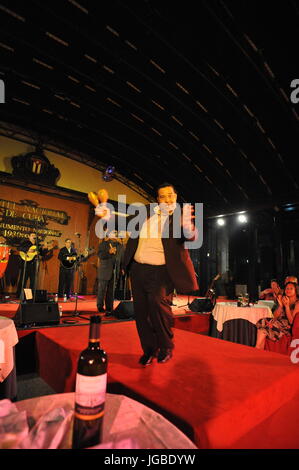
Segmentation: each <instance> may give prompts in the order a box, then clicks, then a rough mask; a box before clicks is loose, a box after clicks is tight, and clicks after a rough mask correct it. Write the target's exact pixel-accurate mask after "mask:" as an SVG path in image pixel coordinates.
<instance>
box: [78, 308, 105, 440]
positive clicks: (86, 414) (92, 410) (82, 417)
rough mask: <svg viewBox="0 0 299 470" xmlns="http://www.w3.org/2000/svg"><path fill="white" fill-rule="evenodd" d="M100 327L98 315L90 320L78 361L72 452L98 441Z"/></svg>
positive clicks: (101, 415)
mask: <svg viewBox="0 0 299 470" xmlns="http://www.w3.org/2000/svg"><path fill="white" fill-rule="evenodd" d="M100 323H101V316H100V315H92V316H91V318H90V329H89V344H88V348H87V349H85V350H84V351H82V352H81V354H80V357H79V360H78V368H77V376H76V393H75V412H74V428H73V445H72V447H73V449H82V448H85V447H91V446H95V445H97V444H100V443H101V441H102V427H103V418H104V405H105V395H106V385H107V360H108V359H107V355H106V353H105V351H103V350H102V349H100V335H99V332H100V331H99V330H100Z"/></svg>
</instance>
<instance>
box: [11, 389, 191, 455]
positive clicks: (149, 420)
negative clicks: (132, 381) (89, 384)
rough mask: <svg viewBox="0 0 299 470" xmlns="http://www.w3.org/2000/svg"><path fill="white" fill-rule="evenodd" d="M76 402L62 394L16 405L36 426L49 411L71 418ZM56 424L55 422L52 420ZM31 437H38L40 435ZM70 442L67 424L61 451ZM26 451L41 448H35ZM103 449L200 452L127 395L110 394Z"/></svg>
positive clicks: (154, 414) (69, 429)
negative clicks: (191, 450)
mask: <svg viewBox="0 0 299 470" xmlns="http://www.w3.org/2000/svg"><path fill="white" fill-rule="evenodd" d="M74 400H75V394H74V393H62V394H56V395H47V396H42V397H38V398H32V399H29V400H23V401H19V402H16V403H14V405H16V407H17V409H18V411H19V412H24V411H25V412H26V413H27V418H30V419H31V421H32V419H33V420H34V421H35V422H36V421H37V420H39V419H40V418H41V417H42V416H44V415H45V414H46V413H48V412H49V411H50V410H55V409H57V410H59V409H60V410H61V409H62V408H63V410H65V412H66V413H71V414H72V412H73V409H74ZM52 416H53V415H52ZM71 418H72V416H71ZM53 422H54V420H52V423H53ZM57 426H58V424H57ZM40 428H41V426H40ZM49 431H51V430H49ZM55 433H56V436H57V434H59V435H60V434H62V433H61V429H60V430H58V429H57V431H55ZM32 434H33V436H36V435H37V434H38V433H36V432H35V433H32ZM52 434H53V429H52ZM35 439H37V438H35ZM71 441H72V422H71V423H69V422H68V426H67V427H66V432H65V435H64V436H63V438H62V439H61V443H60V444H59V446H58V448H63V449H69V448H71ZM27 442H28V441H27ZM30 442H31V441H30ZM36 442H38V443H39V444H41V443H42V436H41V435H40V439H39V441H37V440H36ZM31 444H33V442H31ZM26 448H38V447H34V446H32V447H26ZM42 448H45V447H42ZM46 448H47V447H46ZM102 448H105V449H110V448H111V449H122V448H123V449H125V448H126V449H197V447H196V446H195V444H194V443H193V442H192V441H190V440H189V439H188V437H187V436H185V434H183V433H182V432H181V431H180V430H179V429H178V428H176V427H175V426H174V425H173V424H172V423H170V422H169V421H168V420H167V419H165V418H164V417H163V416H162V415H160V414H159V413H156V412H155V411H153V410H152V409H150V408H148V407H147V406H145V405H143V404H142V403H139V402H138V401H136V400H132V399H130V398H128V397H126V396H124V395H114V394H110V393H107V394H106V403H105V415H104V426H103V444H102Z"/></svg>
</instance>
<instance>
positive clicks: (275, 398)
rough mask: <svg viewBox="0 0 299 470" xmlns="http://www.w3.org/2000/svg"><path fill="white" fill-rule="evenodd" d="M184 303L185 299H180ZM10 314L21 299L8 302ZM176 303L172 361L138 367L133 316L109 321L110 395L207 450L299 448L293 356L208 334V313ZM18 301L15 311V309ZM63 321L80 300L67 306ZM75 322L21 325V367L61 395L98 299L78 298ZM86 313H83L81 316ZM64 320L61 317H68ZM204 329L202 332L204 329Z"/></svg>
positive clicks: (70, 386) (298, 381) (105, 334)
mask: <svg viewBox="0 0 299 470" xmlns="http://www.w3.org/2000/svg"><path fill="white" fill-rule="evenodd" d="M178 300H179V302H178V301H177V299H175V301H174V303H176V304H179V305H180V304H182V305H184V304H185V303H186V300H187V298H184V297H183V296H182V297H180V298H179V299H178ZM3 305H4V307H5V309H6V310H7V313H9V307H10V315H12V313H11V311H12V310H13V309H15V310H16V309H17V304H6V305H5V304H2V305H1V315H3V314H4V312H3V309H2V307H3ZM179 305H176V306H174V307H173V308H174V309H175V311H174V317H175V328H174V338H175V350H174V356H173V358H172V359H171V360H170V361H169V362H167V363H166V364H158V363H157V362H156V361H154V362H153V364H152V365H151V366H149V367H146V368H144V367H142V366H140V365H139V364H138V359H139V357H140V355H141V349H140V344H139V339H138V335H137V332H136V326H135V322H134V320H117V319H115V318H113V317H109V318H107V319H105V318H104V320H103V325H102V328H101V345H102V347H103V348H104V349H105V350H106V352H107V354H108V358H109V364H108V392H111V393H118V394H125V395H127V396H129V397H131V398H134V399H137V400H138V401H140V402H142V403H144V404H145V405H147V406H150V407H151V408H153V409H154V410H156V411H157V412H159V413H161V414H162V415H163V416H165V417H166V418H167V419H169V420H170V421H171V422H172V423H174V424H175V425H176V426H177V427H179V428H180V429H181V430H182V431H183V432H184V433H185V434H186V435H187V436H188V437H189V438H190V439H192V440H193V442H194V443H195V444H196V446H197V447H199V448H201V449H232V448H247V449H258V448H265V449H268V448H272V449H275V448H276V449H277V448H285V449H287V448H288V449H290V448H299V430H298V427H297V425H296V421H295V419H294V417H295V416H296V415H297V414H298V413H299V400H298V398H299V369H298V367H299V366H298V365H295V364H292V363H291V361H290V358H289V357H288V356H284V355H281V354H275V353H271V352H268V351H260V350H256V349H255V348H252V347H248V346H243V345H240V344H235V343H232V342H228V341H224V340H220V339H216V338H211V337H209V336H207V329H208V324H209V315H205V314H197V313H194V312H189V311H188V310H187V309H186V311H185V307H182V308H178V307H179ZM11 306H13V309H12V307H11ZM62 306H63V318H67V317H68V316H70V315H72V313H73V309H74V304H73V302H68V303H66V304H62ZM78 310H79V311H80V316H79V317H78V318H76V320H78V323H77V324H76V325H67V324H60V325H57V326H55V327H50V326H46V327H42V328H32V329H30V328H23V329H20V330H18V335H19V344H18V345H17V347H16V355H17V365H18V364H19V366H20V357H21V362H22V361H23V364H31V365H33V366H34V367H36V370H37V371H38V373H39V375H40V377H41V378H42V379H43V380H44V381H45V382H47V383H48V384H49V385H50V387H52V389H53V390H54V391H55V392H56V393H62V392H71V391H74V388H75V374H76V364H77V360H78V356H79V353H80V352H81V351H82V350H83V349H84V348H85V347H86V346H87V342H88V331H89V326H88V319H89V314H90V313H93V312H96V307H95V298H89V299H87V300H79V301H78ZM82 317H83V318H82ZM63 318H62V319H63ZM198 333H203V334H198Z"/></svg>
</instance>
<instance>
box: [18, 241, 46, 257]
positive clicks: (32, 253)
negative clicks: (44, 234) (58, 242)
mask: <svg viewBox="0 0 299 470" xmlns="http://www.w3.org/2000/svg"><path fill="white" fill-rule="evenodd" d="M53 247H54V241H52V242H47V248H46V249H47V250H51V249H52V248H53ZM44 249H45V248H44ZM38 253H39V249H38V247H37V246H36V245H32V246H31V247H30V248H29V250H28V251H27V253H25V251H19V255H20V257H21V258H22V260H23V261H27V262H28V261H32V260H33V259H34V258H35V256H36V255H38Z"/></svg>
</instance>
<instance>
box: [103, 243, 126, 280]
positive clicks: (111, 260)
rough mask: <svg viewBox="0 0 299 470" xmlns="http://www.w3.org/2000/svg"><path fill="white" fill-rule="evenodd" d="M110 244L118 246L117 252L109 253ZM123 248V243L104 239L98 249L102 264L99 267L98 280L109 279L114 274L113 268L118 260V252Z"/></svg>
mask: <svg viewBox="0 0 299 470" xmlns="http://www.w3.org/2000/svg"><path fill="white" fill-rule="evenodd" d="M109 244H111V246H113V247H116V254H115V255H113V254H111V253H109V248H110V247H109ZM120 249H121V244H120V243H119V242H118V241H115V240H114V241H112V240H104V241H103V242H102V243H101V244H100V246H99V251H98V257H99V258H100V265H99V268H98V281H109V280H110V279H111V278H112V275H113V269H114V266H115V263H116V261H117V257H118V252H119V250H120Z"/></svg>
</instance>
